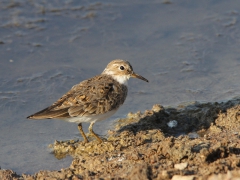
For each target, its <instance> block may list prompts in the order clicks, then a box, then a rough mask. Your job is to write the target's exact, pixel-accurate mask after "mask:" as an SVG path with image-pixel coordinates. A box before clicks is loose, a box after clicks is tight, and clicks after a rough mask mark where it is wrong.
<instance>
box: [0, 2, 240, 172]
mask: <svg viewBox="0 0 240 180" xmlns="http://www.w3.org/2000/svg"><path fill="white" fill-rule="evenodd" d="M239 12H240V2H238V1H233V0H229V1H224V0H211V1H209V0H202V1H187V0H177V1H176V0H175V1H174V0H172V1H161V0H160V1H157V0H155V1H143V0H140V1H121V2H112V1H104V0H103V1H86V0H85V1H72V0H68V1H57V0H55V1H51V2H48V1H43V0H42V1H30V0H29V1H23V0H15V1H14V0H12V1H7V0H5V1H4V0H1V1H0V57H1V60H0V107H1V108H0V113H1V116H0V137H1V141H0V147H1V148H0V166H1V168H2V169H12V170H14V171H16V172H17V173H20V174H21V173H28V174H33V173H35V172H37V171H39V170H42V169H48V170H58V169H61V168H65V167H68V166H69V165H70V163H71V158H70V157H66V158H64V159H62V160H58V159H56V158H55V157H54V155H53V154H52V153H51V150H50V149H49V148H48V144H52V143H53V142H54V140H67V139H79V138H81V137H80V135H79V132H78V129H77V125H76V124H71V123H67V122H63V121H59V120H43V121H32V120H26V117H27V116H28V115H30V114H32V113H34V112H36V111H38V110H41V109H43V108H45V107H46V106H48V105H50V104H51V103H53V102H54V101H55V100H57V99H58V98H59V97H60V96H61V95H62V94H64V93H65V92H66V91H68V90H69V89H70V88H71V87H72V86H73V85H74V84H76V83H78V82H80V81H82V80H84V79H86V78H89V77H91V76H93V75H96V74H99V73H101V72H102V70H103V69H104V68H105V66H106V65H107V64H108V62H109V61H110V60H112V59H116V58H121V59H125V60H128V61H130V62H131V64H132V65H133V68H134V70H135V71H136V72H137V73H139V74H141V75H142V76H144V77H146V78H147V79H148V80H149V81H150V83H149V84H148V83H144V82H142V81H139V80H137V79H133V80H130V82H129V94H128V98H127V100H126V102H125V104H124V106H123V107H122V108H121V109H120V110H119V111H118V112H117V113H116V114H115V115H114V116H113V117H112V118H110V119H108V120H106V121H103V122H101V123H96V124H95V126H94V129H95V131H96V132H97V133H99V134H101V135H102V136H104V135H106V131H107V130H108V129H111V127H112V123H113V122H114V121H116V120H117V119H118V118H121V117H125V116H126V115H127V114H128V112H130V111H133V112H136V111H139V110H140V111H144V110H145V109H150V108H151V107H152V105H153V104H162V105H165V106H176V105H178V104H181V103H184V102H191V101H207V102H213V101H225V100H228V99H231V98H233V97H235V96H239V94H240V85H239V77H240V71H239V68H240V55H239V49H240V43H239V42H240V41H239V40H240V35H239V34H240V25H239ZM84 127H85V131H87V127H88V124H85V126H84Z"/></svg>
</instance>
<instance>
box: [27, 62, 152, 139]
mask: <svg viewBox="0 0 240 180" xmlns="http://www.w3.org/2000/svg"><path fill="white" fill-rule="evenodd" d="M130 77H134V78H139V79H141V80H143V81H146V82H148V80H147V79H145V78H144V77H142V76H140V75H138V74H136V73H135V72H134V71H133V68H132V66H131V64H130V63H129V62H128V61H124V60H120V59H117V60H113V61H111V62H110V63H109V64H108V65H107V67H106V68H105V69H104V71H103V72H102V74H100V75H97V76H94V77H92V78H90V79H88V80H85V81H82V82H80V83H79V84H76V85H75V86H73V87H72V89H71V90H70V91H68V92H67V93H66V94H64V95H63V96H62V97H61V98H60V99H58V100H57V101H56V102H55V103H53V104H52V105H51V106H49V107H47V108H46V109H43V110H42V111H39V112H37V113H35V114H33V115H30V116H28V117H27V118H28V119H63V120H66V121H68V122H74V123H78V129H79V131H80V133H81V135H82V137H83V138H84V143H87V142H88V139H87V137H86V135H85V133H84V132H83V129H82V122H89V123H90V126H89V128H88V129H89V132H90V133H91V134H92V135H94V136H95V137H96V139H97V140H98V141H99V142H100V143H101V142H102V139H101V138H100V137H98V135H97V134H95V133H94V132H93V124H94V123H95V122H97V121H102V120H104V119H107V118H109V117H110V116H112V115H113V114H114V113H115V112H116V111H117V110H118V108H119V107H120V106H121V105H122V104H123V103H124V101H125V99H126V97H127V92H128V88H127V81H128V80H129V78H130Z"/></svg>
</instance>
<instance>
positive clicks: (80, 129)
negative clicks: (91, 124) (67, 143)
mask: <svg viewBox="0 0 240 180" xmlns="http://www.w3.org/2000/svg"><path fill="white" fill-rule="evenodd" d="M78 130H79V131H80V133H81V135H82V137H83V139H84V141H83V143H84V144H85V143H88V139H87V136H86V135H85V133H84V132H83V129H82V123H79V124H78Z"/></svg>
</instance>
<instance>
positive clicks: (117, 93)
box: [27, 75, 127, 119]
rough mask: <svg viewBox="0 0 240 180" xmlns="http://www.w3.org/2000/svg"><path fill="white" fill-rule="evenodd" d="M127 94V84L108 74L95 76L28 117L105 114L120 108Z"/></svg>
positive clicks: (67, 116) (68, 116)
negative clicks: (123, 84)
mask: <svg viewBox="0 0 240 180" xmlns="http://www.w3.org/2000/svg"><path fill="white" fill-rule="evenodd" d="M126 96H127V87H126V86H122V85H120V84H119V83H118V82H117V81H115V80H114V79H112V78H111V77H110V76H107V75H101V76H95V77H93V78H91V79H89V80H86V81H83V82H81V83H80V84H77V85H75V86H73V87H72V89H71V90H70V91H69V92H67V93H66V94H64V95H63V96H62V97H61V98H60V99H59V100H57V101H56V102H55V103H53V104H52V105H51V106H49V107H48V108H46V109H43V110H42V111H39V112H37V113H35V114H33V115H31V116H29V117H27V118H30V119H47V118H70V117H76V116H89V115H96V114H103V113H105V112H107V111H111V110H114V109H116V108H118V107H119V106H120V105H121V104H123V102H124V100H125V99H126Z"/></svg>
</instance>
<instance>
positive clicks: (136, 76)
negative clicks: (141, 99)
mask: <svg viewBox="0 0 240 180" xmlns="http://www.w3.org/2000/svg"><path fill="white" fill-rule="evenodd" d="M131 77H133V78H138V79H141V80H143V81H146V82H148V80H147V79H146V78H144V77H142V76H140V75H139V74H136V73H135V72H133V73H132V74H131Z"/></svg>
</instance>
